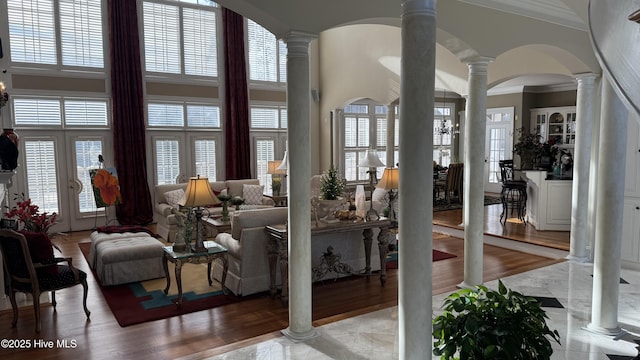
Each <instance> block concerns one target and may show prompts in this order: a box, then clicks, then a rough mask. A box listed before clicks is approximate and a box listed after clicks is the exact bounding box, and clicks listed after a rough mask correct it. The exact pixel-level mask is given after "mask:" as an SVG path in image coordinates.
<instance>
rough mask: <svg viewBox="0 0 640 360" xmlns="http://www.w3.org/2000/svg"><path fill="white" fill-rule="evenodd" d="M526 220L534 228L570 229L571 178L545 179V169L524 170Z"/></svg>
mask: <svg viewBox="0 0 640 360" xmlns="http://www.w3.org/2000/svg"><path fill="white" fill-rule="evenodd" d="M524 176H525V177H526V179H527V221H528V222H529V223H530V224H531V225H532V226H533V227H535V228H536V230H554V231H569V230H571V198H572V186H573V181H571V180H546V177H547V172H546V171H537V170H526V171H524Z"/></svg>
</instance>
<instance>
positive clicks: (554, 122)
mask: <svg viewBox="0 0 640 360" xmlns="http://www.w3.org/2000/svg"><path fill="white" fill-rule="evenodd" d="M563 139H564V116H563V115H562V114H561V113H559V112H554V113H553V114H551V115H549V137H548V141H549V143H551V144H555V145H560V144H562V143H563Z"/></svg>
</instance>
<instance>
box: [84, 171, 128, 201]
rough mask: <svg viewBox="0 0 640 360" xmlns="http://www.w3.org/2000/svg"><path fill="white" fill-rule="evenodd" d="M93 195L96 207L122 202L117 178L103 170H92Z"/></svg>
mask: <svg viewBox="0 0 640 360" xmlns="http://www.w3.org/2000/svg"><path fill="white" fill-rule="evenodd" d="M91 179H92V180H93V194H94V196H95V198H96V205H97V206H98V207H105V206H111V205H116V204H119V203H121V202H122V198H121V197H120V185H119V184H118V178H117V177H115V176H114V175H113V174H111V173H110V172H109V171H107V170H105V169H97V170H92V172H91Z"/></svg>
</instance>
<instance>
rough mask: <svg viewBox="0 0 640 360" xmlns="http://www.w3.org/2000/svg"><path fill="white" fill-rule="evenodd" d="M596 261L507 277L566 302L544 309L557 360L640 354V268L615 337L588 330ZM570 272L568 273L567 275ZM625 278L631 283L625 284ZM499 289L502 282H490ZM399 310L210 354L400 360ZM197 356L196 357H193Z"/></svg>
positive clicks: (622, 300) (632, 275)
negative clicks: (298, 338)
mask: <svg viewBox="0 0 640 360" xmlns="http://www.w3.org/2000/svg"><path fill="white" fill-rule="evenodd" d="M592 267H593V265H592V264H580V263H573V262H563V263H559V264H556V265H552V266H549V267H545V268H541V269H537V270H533V271H530V272H526V273H522V274H518V275H514V276H510V277H508V278H504V279H502V280H503V282H504V284H505V285H506V286H507V287H509V288H511V289H513V290H516V291H519V292H521V293H524V294H526V295H530V296H539V297H545V298H549V299H547V300H550V301H551V302H554V298H555V299H557V301H558V302H559V303H560V304H561V305H562V307H561V308H559V307H545V310H546V311H547V315H548V316H549V318H550V319H549V321H548V322H547V324H548V325H549V327H550V328H551V329H555V330H558V332H559V333H560V337H561V338H560V339H561V342H562V345H558V344H556V343H555V342H552V344H553V345H554V349H555V351H554V354H553V356H552V359H558V360H560V359H567V360H568V359H571V360H578V359H579V360H585V359H588V360H600V359H603V360H607V359H612V360H622V359H633V358H634V356H636V355H638V350H637V349H636V347H637V346H638V343H636V341H638V342H640V271H631V270H625V269H623V270H622V271H621V278H622V279H624V281H621V284H620V297H619V307H618V314H619V316H618V322H619V326H620V327H621V328H622V329H623V330H624V331H625V333H624V335H623V336H620V337H618V338H611V337H606V336H602V335H597V334H593V333H591V332H587V331H585V330H583V327H585V326H586V325H587V324H588V323H589V322H590V317H591V315H590V308H591V285H592V281H593V278H592ZM567 275H568V276H567ZM624 282H626V284H625V283H624ZM486 285H487V286H488V287H490V288H494V289H495V288H497V281H491V282H488V283H487V284H486ZM446 296H447V294H442V295H437V296H434V297H433V304H434V309H433V311H434V314H435V315H439V314H440V313H442V311H441V310H440V309H439V306H440V304H442V300H443V299H444V298H445V297H446ZM397 320H398V308H397V307H392V308H388V309H384V310H380V311H377V312H374V313H369V314H366V315H362V316H358V317H354V318H349V319H346V320H342V321H338V322H335V323H331V324H327V325H324V326H321V327H319V328H318V331H319V332H320V333H321V336H320V337H317V338H314V339H312V340H309V341H307V342H304V343H294V342H292V341H290V340H288V339H287V338H286V337H284V336H280V337H277V338H274V339H268V340H265V341H261V342H257V343H255V344H252V345H248V346H246V347H243V348H239V349H236V350H232V351H230V352H227V353H223V354H218V355H216V356H213V357H206V353H203V354H200V355H201V356H203V357H199V356H197V358H207V359H213V360H236V359H238V360H239V359H242V360H245V359H261V360H281V359H282V360H284V359H304V360H316V359H340V360H346V359H354V360H360V359H363V360H364V359H376V360H377V359H397V358H398V333H397V324H398V322H397ZM192 358H196V357H192Z"/></svg>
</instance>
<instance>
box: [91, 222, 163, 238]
mask: <svg viewBox="0 0 640 360" xmlns="http://www.w3.org/2000/svg"><path fill="white" fill-rule="evenodd" d="M96 231H97V232H101V233H105V234H113V233H125V232H132V233H135V232H146V233H147V234H149V235H151V236H153V237H155V238H157V237H158V234H156V233H154V232H153V231H151V230H149V229H147V228H146V227H144V226H140V225H119V226H113V225H111V226H99V227H97V228H96Z"/></svg>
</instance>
